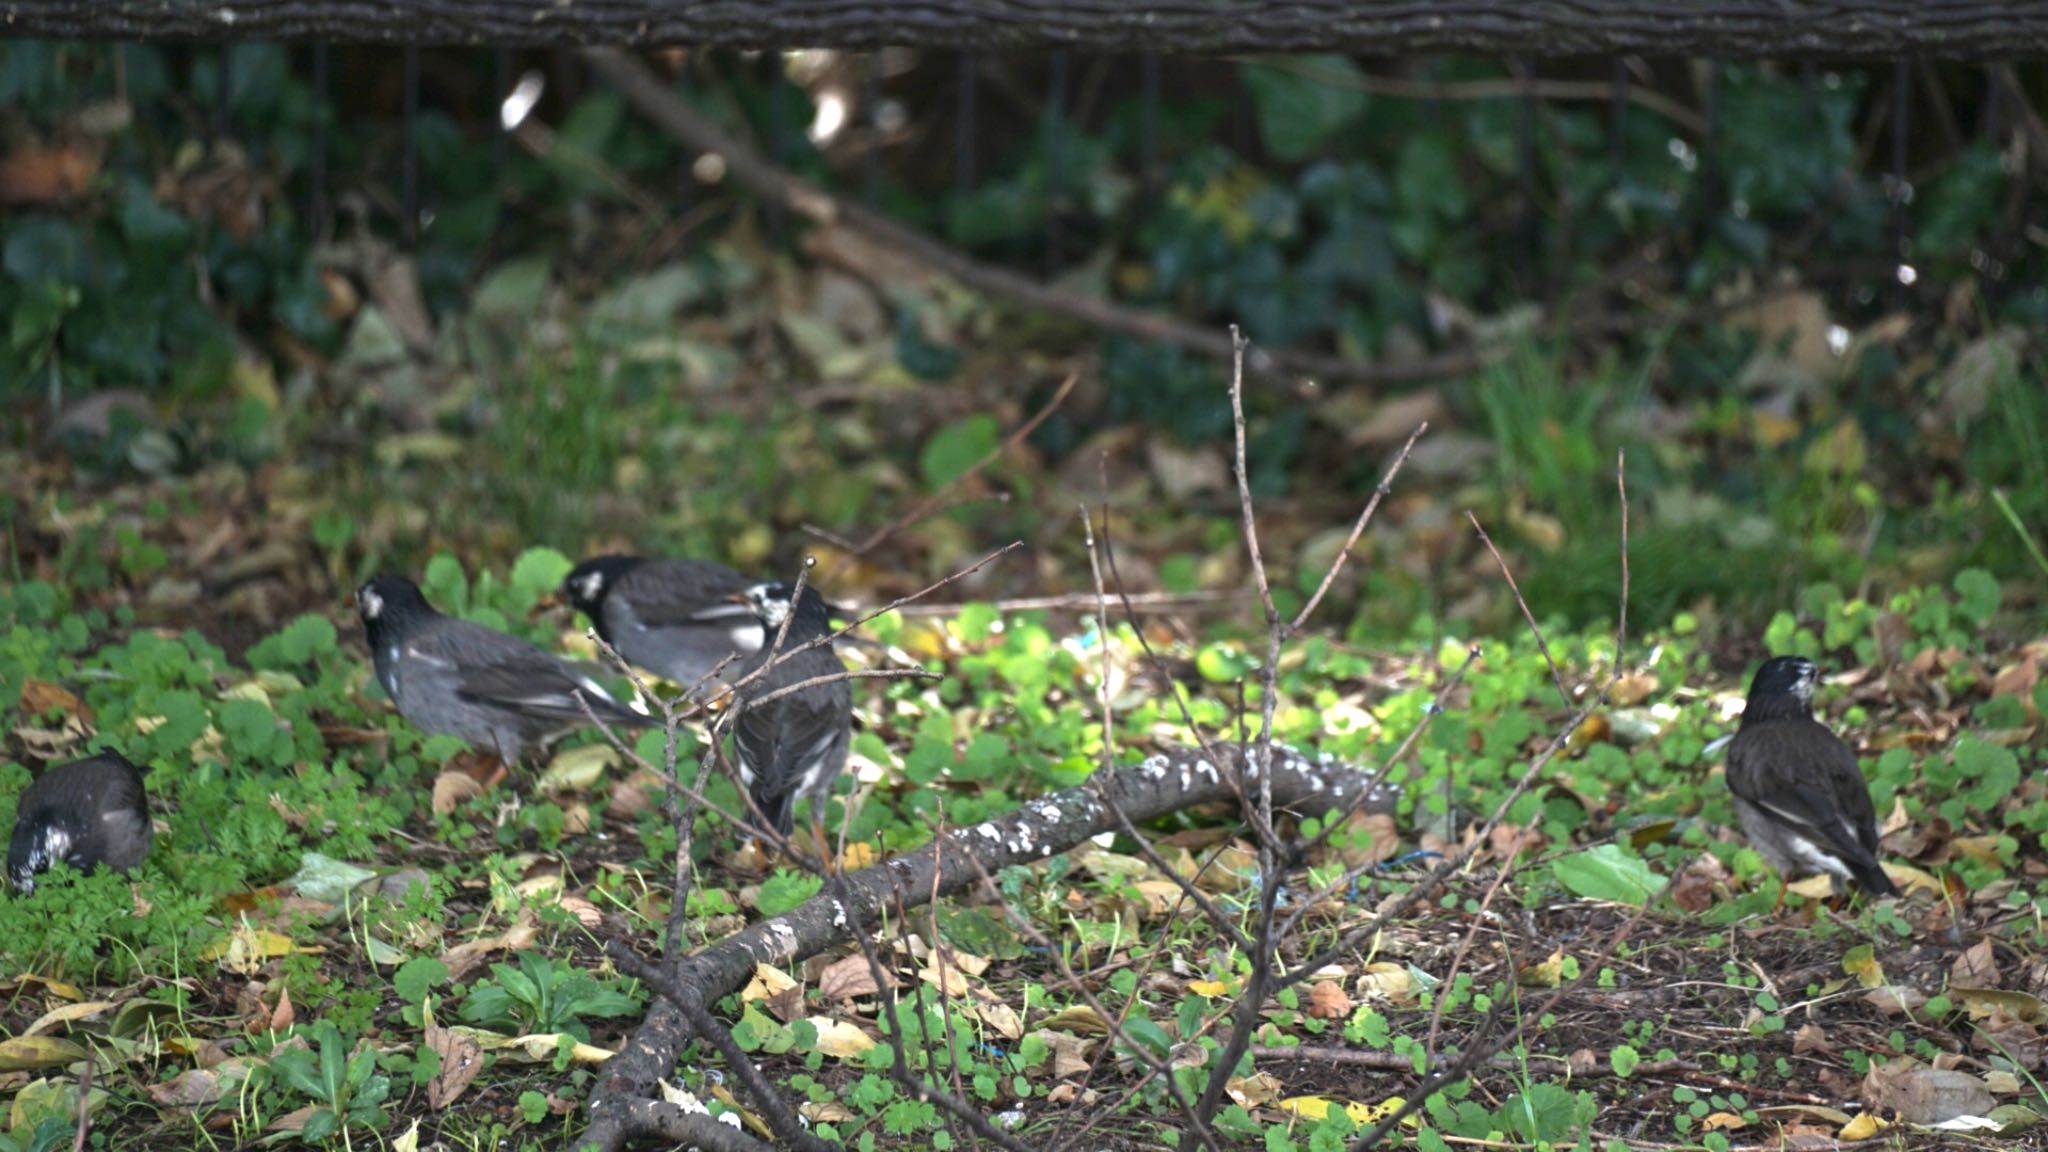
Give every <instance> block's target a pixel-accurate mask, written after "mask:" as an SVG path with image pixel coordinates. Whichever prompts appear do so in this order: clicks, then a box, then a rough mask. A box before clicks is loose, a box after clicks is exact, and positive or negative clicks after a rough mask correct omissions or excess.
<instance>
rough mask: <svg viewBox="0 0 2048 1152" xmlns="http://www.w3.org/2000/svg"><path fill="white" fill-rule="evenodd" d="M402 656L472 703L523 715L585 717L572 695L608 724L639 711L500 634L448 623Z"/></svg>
mask: <svg viewBox="0 0 2048 1152" xmlns="http://www.w3.org/2000/svg"><path fill="white" fill-rule="evenodd" d="M405 655H406V656H407V657H408V658H409V659H411V660H412V661H415V662H417V663H418V664H421V665H427V666H432V667H435V668H439V669H441V670H442V671H444V672H445V673H446V674H447V675H448V676H449V677H450V678H451V680H452V682H453V685H454V688H455V691H456V693H457V695H459V696H461V697H463V698H464V699H467V700H470V701H472V702H475V703H478V704H486V705H490V706H492V707H497V708H504V709H507V710H509V711H513V712H518V713H521V714H524V715H527V716H537V717H543V718H547V719H556V720H564V721H578V720H585V719H588V716H587V714H586V713H585V712H584V709H583V705H582V704H581V703H580V702H579V700H578V697H579V696H580V697H582V698H584V699H587V700H589V702H590V711H592V712H595V713H596V714H597V715H598V716H599V717H601V718H603V719H605V720H609V721H629V722H636V723H637V722H639V721H641V720H642V719H644V718H643V717H641V716H640V715H639V713H636V712H633V711H630V710H628V709H626V708H624V707H622V706H621V705H620V704H619V702H618V701H617V700H615V699H613V698H612V694H611V693H610V692H608V691H606V690H605V688H604V685H602V684H599V683H598V682H597V681H595V680H593V679H591V678H590V677H588V676H585V675H584V674H583V673H581V672H578V671H577V670H576V669H575V668H573V667H571V666H570V665H568V664H567V663H565V662H563V661H561V660H558V659H556V658H555V657H553V656H550V655H548V654H547V653H545V652H542V651H541V650H540V649H538V648H535V647H534V646H533V645H531V644H528V643H526V642H525V641H523V640H520V639H517V638H515V637H512V636H507V635H505V634H504V633H502V632H496V631H493V630H491V629H489V628H485V627H484V626H482V625H480V624H470V623H468V622H466V621H461V620H450V621H448V623H447V624H446V625H444V626H442V627H440V628H436V629H434V630H433V631H431V632H427V633H425V634H423V635H420V636H418V637H415V638H414V639H413V640H412V641H410V642H409V643H408V644H407V645H406V646H405Z"/></svg>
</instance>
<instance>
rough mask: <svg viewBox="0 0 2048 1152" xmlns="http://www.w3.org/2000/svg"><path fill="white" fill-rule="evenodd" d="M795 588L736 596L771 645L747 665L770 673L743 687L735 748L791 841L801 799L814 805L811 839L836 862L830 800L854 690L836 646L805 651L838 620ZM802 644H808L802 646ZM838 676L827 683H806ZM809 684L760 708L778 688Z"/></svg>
mask: <svg viewBox="0 0 2048 1152" xmlns="http://www.w3.org/2000/svg"><path fill="white" fill-rule="evenodd" d="M792 592H793V590H792V589H791V588H790V586H789V585H788V584H785V583H782V582H780V581H777V582H774V583H768V584H757V585H755V586H753V587H751V588H749V589H747V590H746V591H744V592H742V593H740V594H739V595H737V596H736V597H734V600H735V602H738V603H744V604H746V605H748V606H749V608H750V609H751V610H752V613H753V615H754V616H755V618H756V619H757V620H758V621H759V623H760V625H761V629H762V633H763V635H764V636H765V637H766V638H767V644H766V645H764V646H763V650H762V651H760V652H757V653H755V654H754V656H753V657H751V658H750V659H749V660H748V662H747V667H746V672H748V673H752V672H753V671H755V670H756V669H758V668H760V667H762V666H763V665H764V664H766V665H767V671H765V672H763V673H761V675H760V676H759V677H758V678H757V679H755V680H753V681H751V682H749V683H747V684H744V685H742V686H741V687H740V689H739V696H740V698H739V702H738V704H737V707H738V710H739V711H738V714H737V716H736V717H735V718H734V721H733V748H734V750H735V753H736V759H737V760H738V762H739V772H740V780H741V782H742V783H744V784H745V785H746V786H747V792H748V794H749V795H751V796H752V797H753V800H754V805H755V806H756V807H758V808H759V809H760V810H761V812H762V814H763V815H765V816H766V817H767V818H768V820H769V821H770V822H771V823H772V824H773V825H774V827H775V831H776V832H778V833H780V834H781V835H782V836H784V837H785V838H786V837H787V836H788V835H789V831H790V828H791V827H792V826H793V824H794V823H795V814H796V802H797V800H798V799H799V798H808V799H809V800H810V802H811V838H812V840H813V842H814V843H815V844H816V846H817V849H818V859H819V860H820V862H823V863H825V864H826V866H828V867H829V866H830V861H831V853H830V851H829V849H828V847H827V842H826V840H825V799H826V797H828V796H830V795H831V794H832V785H833V783H834V782H835V781H837V780H838V779H839V774H840V773H841V772H843V771H845V769H846V749H847V745H848V743H849V742H850V741H851V740H852V738H853V690H852V688H851V686H850V685H848V683H847V682H846V680H845V678H844V673H845V671H846V666H845V665H843V664H841V663H840V662H839V658H838V657H837V656H835V655H833V654H832V646H831V645H830V644H820V645H818V646H817V647H815V648H804V647H803V646H804V645H805V644H808V643H810V642H811V641H813V640H816V639H818V638H819V637H822V636H829V635H831V634H832V619H831V616H830V612H829V610H828V608H827V606H826V604H825V600H824V598H823V597H821V596H819V595H818V593H817V592H815V591H813V590H812V589H809V588H805V589H804V590H803V594H802V595H801V596H800V597H798V598H797V599H796V601H795V603H794V604H792V603H791V595H792ZM785 619H788V620H789V633H788V635H787V636H786V637H784V639H783V642H782V648H781V651H780V654H779V659H777V660H776V661H775V662H773V663H769V654H768V651H767V646H769V645H772V644H773V643H774V639H775V634H776V632H777V630H778V629H780V628H781V627H782V622H783V620H785ZM799 649H802V650H801V651H799ZM828 676H838V677H840V678H839V679H835V680H831V681H829V682H827V683H821V684H807V683H806V682H807V681H812V680H818V679H821V678H823V677H828ZM799 684H802V685H805V686H804V687H801V688H798V689H797V690H796V691H794V692H790V693H788V694H787V695H783V696H778V697H776V698H775V699H773V700H768V701H766V702H764V703H761V704H759V705H754V704H752V703H751V701H754V700H760V699H762V698H763V697H765V696H768V695H769V694H771V693H774V692H778V691H780V690H782V689H785V688H790V687H792V686H794V685H799Z"/></svg>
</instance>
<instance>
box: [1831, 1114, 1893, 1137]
mask: <svg viewBox="0 0 2048 1152" xmlns="http://www.w3.org/2000/svg"><path fill="white" fill-rule="evenodd" d="M1889 1127H1890V1125H1889V1124H1886V1123H1885V1122H1884V1121H1882V1120H1880V1119H1878V1118H1877V1115H1876V1114H1875V1113H1872V1112H1865V1113H1862V1114H1861V1115H1859V1116H1857V1117H1856V1118H1855V1119H1853V1120H1851V1121H1849V1122H1848V1123H1847V1124H1844V1125H1842V1130H1841V1131H1840V1132H1837V1133H1835V1135H1836V1137H1837V1138H1839V1139H1842V1140H1868V1139H1870V1138H1871V1137H1872V1136H1875V1135H1877V1134H1878V1133H1879V1132H1882V1131H1884V1130H1885V1129H1886V1128H1889Z"/></svg>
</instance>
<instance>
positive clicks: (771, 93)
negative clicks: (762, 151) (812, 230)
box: [762, 49, 789, 248]
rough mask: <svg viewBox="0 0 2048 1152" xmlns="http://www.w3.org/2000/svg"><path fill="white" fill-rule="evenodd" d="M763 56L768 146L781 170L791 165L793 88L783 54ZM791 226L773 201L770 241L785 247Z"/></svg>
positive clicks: (767, 53)
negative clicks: (785, 235) (785, 73)
mask: <svg viewBox="0 0 2048 1152" xmlns="http://www.w3.org/2000/svg"><path fill="white" fill-rule="evenodd" d="M762 55H763V56H765V57H767V59H768V146H769V150H770V152H771V153H772V154H773V155H774V157H775V166H776V167H778V168H781V167H785V166H787V165H788V163H789V104H788V100H789V92H788V87H789V85H788V84H787V83H786V81H785V79H784V77H783V73H782V53H781V52H779V51H776V50H773V49H771V50H769V51H767V52H764V53H762ZM787 227H788V221H787V219H786V218H785V216H784V213H783V211H782V203H781V201H779V200H776V201H770V202H769V204H768V239H769V241H770V242H771V243H773V244H774V245H775V246H776V247H778V248H779V247H781V246H782V234H783V232H784V230H785V229H786V228H787Z"/></svg>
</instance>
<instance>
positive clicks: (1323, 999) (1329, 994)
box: [1301, 980, 1351, 1020]
mask: <svg viewBox="0 0 2048 1152" xmlns="http://www.w3.org/2000/svg"><path fill="white" fill-rule="evenodd" d="M1301 1010H1302V1013H1303V1014H1304V1015H1306V1016H1308V1017H1309V1018H1310V1019H1314V1020H1343V1019H1345V1018H1347V1017H1349V1016H1350V1015H1351V997H1350V995H1349V994H1347V993H1346V992H1345V991H1344V986H1343V985H1342V984H1338V983H1337V982H1335V981H1331V980H1325V981H1322V982H1320V983H1316V984H1311V985H1309V986H1308V996H1307V998H1306V1000H1305V1001H1304V1002H1303V1004H1302V1008H1301Z"/></svg>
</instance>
